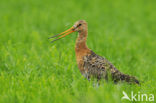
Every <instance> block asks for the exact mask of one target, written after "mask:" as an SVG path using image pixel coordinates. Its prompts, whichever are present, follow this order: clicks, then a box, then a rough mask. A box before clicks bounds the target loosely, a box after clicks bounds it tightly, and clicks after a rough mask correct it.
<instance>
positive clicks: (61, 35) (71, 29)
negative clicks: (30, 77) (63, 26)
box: [48, 27, 74, 43]
mask: <svg viewBox="0 0 156 103" xmlns="http://www.w3.org/2000/svg"><path fill="white" fill-rule="evenodd" d="M72 32H74V27H71V28H70V29H68V30H66V31H64V32H62V33H60V34H57V35H54V36H52V37H49V38H48V39H51V38H55V37H58V36H60V37H58V38H57V39H55V40H53V41H51V43H52V42H54V41H56V40H59V39H61V38H63V37H65V36H67V35H69V34H71V33H72ZM63 34H64V35H63Z"/></svg>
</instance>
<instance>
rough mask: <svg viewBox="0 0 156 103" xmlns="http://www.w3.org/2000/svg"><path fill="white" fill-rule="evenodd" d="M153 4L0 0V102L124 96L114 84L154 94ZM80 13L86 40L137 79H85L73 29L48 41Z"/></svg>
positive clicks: (78, 101)
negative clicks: (134, 82)
mask: <svg viewBox="0 0 156 103" xmlns="http://www.w3.org/2000/svg"><path fill="white" fill-rule="evenodd" d="M155 11H156V1H155V0H68V1H67V0H0V103H22V102H24V103H130V101H128V100H121V97H122V96H123V94H122V91H125V92H126V93H127V94H128V95H130V93H131V91H134V92H135V93H138V92H140V93H146V94H151V93H152V94H156V88H155V86H156V61H155V59H156V28H155V27H156V13H155ZM81 19H83V20H86V21H87V22H88V33H89V35H88V40H87V44H88V47H89V48H90V49H92V50H93V51H94V52H95V53H97V54H98V55H101V56H103V57H106V58H107V59H108V60H109V61H110V62H112V63H113V64H114V65H115V66H116V68H118V69H119V70H120V71H121V72H123V73H126V74H130V75H134V76H136V77H137V78H138V79H139V80H140V81H141V86H137V85H129V84H126V83H119V84H116V85H115V84H113V83H111V82H104V81H103V82H102V83H101V85H100V86H99V87H96V86H93V84H94V83H93V82H89V81H88V80H86V79H85V78H84V77H83V76H82V75H81V73H80V72H79V70H78V67H77V64H76V59H75V51H74V47H75V39H76V37H77V33H73V34H71V35H70V36H67V37H66V38H64V39H62V40H59V41H57V42H55V43H52V44H51V43H50V41H49V40H48V37H50V36H52V35H55V34H57V33H60V32H62V31H64V30H66V29H68V28H70V27H71V26H72V25H73V24H74V22H76V21H77V20H81ZM137 103H139V102H137ZM153 103H154V102H153Z"/></svg>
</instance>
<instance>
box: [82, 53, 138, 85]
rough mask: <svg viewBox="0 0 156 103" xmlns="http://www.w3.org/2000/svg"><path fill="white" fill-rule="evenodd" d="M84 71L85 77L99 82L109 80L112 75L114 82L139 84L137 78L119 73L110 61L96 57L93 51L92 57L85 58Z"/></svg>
mask: <svg viewBox="0 0 156 103" xmlns="http://www.w3.org/2000/svg"><path fill="white" fill-rule="evenodd" d="M83 59H84V65H83V67H84V71H85V74H84V75H85V76H86V77H87V78H88V79H89V78H90V77H95V78H97V79H98V80H100V79H101V78H103V79H106V80H107V79H108V75H109V74H110V75H111V77H112V79H113V81H114V82H118V81H123V80H124V81H127V82H136V83H137V82H138V81H137V80H136V79H135V77H132V76H129V75H125V74H123V73H121V72H120V71H118V70H117V69H116V68H115V67H114V66H113V65H112V64H111V63H110V62H109V61H108V60H106V59H105V58H103V57H101V56H98V55H96V54H95V53H94V52H92V51H91V54H90V55H87V56H85V57H84V58H83Z"/></svg>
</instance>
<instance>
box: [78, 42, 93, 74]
mask: <svg viewBox="0 0 156 103" xmlns="http://www.w3.org/2000/svg"><path fill="white" fill-rule="evenodd" d="M75 53H76V61H77V64H78V67H79V70H80V72H81V73H84V67H83V64H84V61H83V58H84V56H86V55H90V54H91V50H90V49H88V48H87V47H86V46H85V45H83V44H81V46H79V47H77V46H76V47H75Z"/></svg>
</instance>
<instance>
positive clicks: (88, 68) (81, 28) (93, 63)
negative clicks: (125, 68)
mask: <svg viewBox="0 0 156 103" xmlns="http://www.w3.org/2000/svg"><path fill="white" fill-rule="evenodd" d="M73 32H78V37H77V39H76V45H75V53H76V62H77V65H78V68H79V70H80V72H81V74H82V75H83V76H84V77H85V78H87V79H88V80H90V79H91V78H95V79H97V81H100V80H101V79H104V80H106V81H108V80H109V78H111V81H113V82H114V83H118V82H126V83H129V84H139V80H138V79H136V77H134V76H130V75H127V74H124V73H122V72H120V71H119V70H118V69H116V67H115V66H114V65H113V64H112V63H111V62H109V61H108V60H107V59H106V58H104V57H102V56H99V55H97V54H96V53H94V52H93V51H92V50H91V49H89V48H88V46H87V44H86V41H87V36H88V24H87V22H86V21H85V20H79V21H77V22H75V23H74V25H73V26H72V27H71V28H70V29H68V30H66V31H64V32H62V33H60V34H57V35H54V36H51V37H49V39H51V38H55V39H54V40H52V41H51V43H53V42H54V41H56V40H59V39H61V38H64V37H65V36H67V35H69V34H71V33H73Z"/></svg>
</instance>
